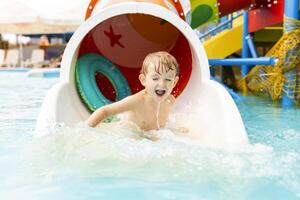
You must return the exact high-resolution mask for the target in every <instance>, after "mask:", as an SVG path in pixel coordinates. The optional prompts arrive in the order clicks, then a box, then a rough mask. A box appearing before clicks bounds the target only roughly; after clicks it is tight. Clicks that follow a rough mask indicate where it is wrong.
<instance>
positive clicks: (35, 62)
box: [24, 49, 50, 68]
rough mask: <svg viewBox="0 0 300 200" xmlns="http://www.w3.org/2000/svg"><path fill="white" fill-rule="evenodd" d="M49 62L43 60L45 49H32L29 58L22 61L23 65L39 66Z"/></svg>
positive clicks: (47, 64) (46, 64)
mask: <svg viewBox="0 0 300 200" xmlns="http://www.w3.org/2000/svg"><path fill="white" fill-rule="evenodd" d="M49 64H50V62H49V61H48V60H45V50H43V49H34V50H33V51H32V53H31V58H30V60H27V61H25V62H24V66H25V67H33V68H41V67H44V66H49Z"/></svg>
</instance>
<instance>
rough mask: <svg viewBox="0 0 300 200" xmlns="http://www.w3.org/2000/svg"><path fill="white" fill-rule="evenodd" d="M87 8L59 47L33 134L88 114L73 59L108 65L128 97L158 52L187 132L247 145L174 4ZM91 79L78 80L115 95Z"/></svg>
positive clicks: (100, 80)
mask: <svg viewBox="0 0 300 200" xmlns="http://www.w3.org/2000/svg"><path fill="white" fill-rule="evenodd" d="M114 2H115V3H114ZM158 2H159V3H158ZM175 2H176V1H175ZM90 9H91V16H90V17H89V19H88V20H86V21H85V22H84V23H83V24H82V25H81V26H80V27H79V28H78V29H77V31H76V32H75V33H74V35H73V37H72V38H71V40H70V42H69V43H68V45H67V47H66V49H65V52H64V55H63V59H62V63H61V66H62V67H61V75H60V81H59V82H58V83H57V84H56V85H54V86H53V87H52V88H51V89H50V91H49V92H48V94H47V96H46V97H45V100H44V102H43V105H42V108H41V111H40V114H39V117H38V120H37V126H36V133H37V134H40V135H41V134H46V133H48V132H49V130H50V129H51V127H53V125H55V124H57V123H63V124H65V125H67V126H73V125H75V124H77V123H78V122H81V121H85V120H86V119H87V118H88V117H89V115H90V114H91V112H92V109H93V108H91V105H90V106H89V103H91V102H90V101H89V100H87V99H86V98H87V97H86V96H84V95H82V91H81V90H80V84H81V83H80V82H79V81H78V76H81V74H80V71H78V69H77V68H78V67H79V62H78V61H79V60H82V58H83V57H85V56H86V54H98V55H99V56H101V57H104V58H105V59H107V60H108V61H109V62H110V63H113V65H114V66H116V68H118V69H119V70H118V73H119V75H120V74H122V76H123V77H125V79H126V80H127V83H128V86H129V88H130V90H131V92H132V93H134V92H136V91H138V90H140V89H141V87H140V85H139V83H138V82H137V80H138V78H137V76H138V73H139V66H141V62H142V60H143V58H144V57H145V55H146V54H148V53H149V52H154V51H159V50H164V51H168V52H170V53H171V54H172V55H174V56H175V57H176V59H177V60H178V62H179V65H180V69H179V71H180V81H179V83H178V84H177V87H176V88H175V92H174V95H175V96H177V101H176V104H175V107H174V109H173V112H174V115H176V113H177V114H180V116H182V117H183V118H184V120H183V121H186V122H187V123H189V128H190V129H192V130H193V131H194V132H197V133H199V134H201V135H202V136H201V138H202V141H203V142H204V143H208V144H210V145H245V144H247V143H248V138H247V134H246V131H245V128H244V124H243V121H242V119H241V116H240V113H239V111H238V109H237V107H236V105H235V103H234V101H233V99H232V98H231V96H230V95H229V94H228V92H227V91H226V90H225V89H224V88H223V87H222V86H221V85H220V84H219V83H217V82H215V81H212V80H210V74H209V65H208V59H207V56H206V53H205V51H204V49H203V46H202V44H201V42H200V41H199V39H198V38H197V36H196V34H195V33H194V31H193V30H192V29H191V27H190V26H189V25H188V24H187V23H186V22H185V21H184V20H182V18H181V17H182V16H183V15H184V14H183V13H181V12H180V10H178V6H176V3H174V1H171V0H170V1H153V2H151V1H147V2H141V1H132V0H131V1H129V0H128V1H121V2H120V1H101V2H100V3H98V4H96V6H94V7H90ZM91 62H92V61H91ZM90 64H91V63H90ZM88 68H89V64H88V63H86V66H85V68H84V69H86V70H87V71H89V69H88ZM100 71H101V70H100ZM78 73H79V74H78ZM88 73H90V71H89V72H88ZM92 73H93V75H92V76H94V72H93V71H92ZM104 75H105V74H104ZM76 76H77V77H76ZM112 78H113V77H108V79H110V82H114V81H115V80H111V79H112ZM92 79H93V80H86V79H85V80H84V81H87V82H89V81H90V82H93V83H92V84H94V85H97V86H98V87H99V88H98V89H97V90H98V93H99V92H100V93H102V94H103V95H104V96H106V98H107V99H110V98H116V97H115V96H114V95H118V94H116V93H118V91H117V92H115V91H112V90H114V87H111V85H115V84H120V83H117V82H115V83H112V84H109V83H107V81H103V76H99V74H98V75H96V78H95V77H92ZM108 82H109V81H108ZM120 87H121V86H120ZM111 88H113V89H111ZM81 89H82V88H81ZM119 92H120V91H119ZM121 92H122V91H121ZM91 101H92V100H91ZM91 104H93V102H92V103H91ZM92 106H93V105H92ZM185 114H186V115H185Z"/></svg>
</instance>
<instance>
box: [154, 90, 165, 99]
mask: <svg viewBox="0 0 300 200" xmlns="http://www.w3.org/2000/svg"><path fill="white" fill-rule="evenodd" d="M165 93H166V90H155V94H156V95H157V96H160V97H161V96H163V95H164V94H165Z"/></svg>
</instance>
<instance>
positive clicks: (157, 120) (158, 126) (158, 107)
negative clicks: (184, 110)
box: [156, 102, 160, 129]
mask: <svg viewBox="0 0 300 200" xmlns="http://www.w3.org/2000/svg"><path fill="white" fill-rule="evenodd" d="M159 109H160V102H159V103H158V104H157V108H156V126H157V129H160V124H159Z"/></svg>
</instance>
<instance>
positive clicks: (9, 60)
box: [3, 49, 19, 67]
mask: <svg viewBox="0 0 300 200" xmlns="http://www.w3.org/2000/svg"><path fill="white" fill-rule="evenodd" d="M18 61H19V50H18V49H8V50H7V53H6V56H5V59H4V63H3V66H6V67H16V66H17V65H18Z"/></svg>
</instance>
